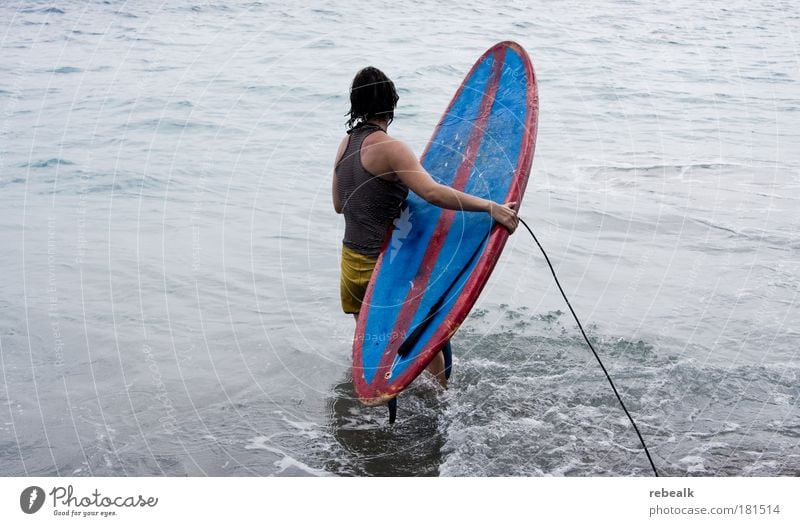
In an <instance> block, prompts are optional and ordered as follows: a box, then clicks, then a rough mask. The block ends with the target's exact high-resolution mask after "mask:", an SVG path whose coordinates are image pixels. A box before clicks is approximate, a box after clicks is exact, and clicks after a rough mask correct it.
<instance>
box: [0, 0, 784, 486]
mask: <svg viewBox="0 0 800 526" xmlns="http://www.w3.org/2000/svg"><path fill="white" fill-rule="evenodd" d="M799 14H800V13H799V11H798V8H797V6H796V5H795V4H794V3H792V2H771V3H765V4H761V5H755V4H753V3H751V2H744V1H739V0H736V1H734V2H725V3H713V2H703V3H697V2H689V1H679V2H675V3H670V4H664V5H662V4H654V3H651V2H639V1H603V2H594V3H591V4H586V3H584V2H575V1H568V2H508V3H505V5H502V3H500V4H496V3H494V2H489V3H487V2H477V1H473V0H467V1H459V2H394V3H389V4H388V5H384V4H383V3H379V2H364V1H351V2H343V1H338V0H334V1H328V2H306V3H303V5H301V4H297V5H295V4H293V3H286V2H277V1H275V2H272V1H268V2H242V1H234V2H217V3H210V2H158V1H155V0H153V1H145V2H124V1H109V2H101V1H88V2H78V1H60V2H49V1H43V2H36V1H10V2H3V3H2V5H0V247H2V249H1V250H0V271H1V272H0V313H1V315H0V358H1V359H0V371H1V372H2V376H0V383H1V384H2V388H0V474H3V475H16V476H19V475H272V474H279V475H327V474H333V475H531V476H538V475H583V476H585V475H607V476H608V475H646V474H648V473H649V466H648V464H647V459H646V458H645V456H644V454H643V452H642V449H641V447H640V445H639V443H638V441H637V438H636V436H635V434H634V433H633V431H632V429H631V428H630V425H629V422H628V421H627V419H626V417H625V415H624V413H623V412H622V410H621V409H620V407H619V405H618V403H617V400H616V398H615V397H614V395H613V393H612V391H611V389H610V387H609V386H608V384H607V382H606V380H605V377H604V376H603V375H602V372H601V370H600V368H599V367H598V365H597V364H596V362H595V361H594V358H593V357H592V356H591V354H590V352H589V350H588V349H587V348H586V346H585V343H584V342H583V340H582V338H581V337H580V333H579V332H578V331H577V327H576V325H575V323H574V321H573V320H572V318H571V316H570V314H569V311H568V310H567V309H566V306H565V305H564V303H563V300H562V299H561V297H560V295H559V293H558V291H557V289H556V287H555V286H554V284H553V280H552V278H551V276H550V274H549V270H548V269H547V267H546V266H545V264H544V260H543V258H542V257H541V255H540V254H539V252H538V250H537V249H536V247H535V245H534V244H533V243H532V241H531V240H530V238H529V237H527V234H526V233H524V231H520V232H519V233H517V234H515V235H514V236H512V237H511V239H510V241H509V243H508V245H507V246H506V249H505V251H504V253H503V256H502V258H501V259H500V262H499V264H498V266H497V268H496V269H495V271H494V274H493V275H492V278H491V280H490V281H489V283H488V285H487V287H486V289H485V290H484V292H483V294H482V296H481V298H480V300H479V301H478V303H477V305H476V306H475V309H474V310H473V313H472V315H471V316H470V317H469V318H468V319H467V320H466V322H465V323H464V325H463V327H462V328H461V330H460V331H459V332H458V333H457V335H456V336H455V338H454V340H453V344H454V354H455V357H454V360H455V363H454V373H453V377H452V379H451V388H450V389H449V390H448V391H447V392H445V393H442V392H440V391H439V390H438V389H437V387H436V386H435V384H434V382H432V381H430V380H429V379H427V378H424V377H421V378H420V379H419V380H418V381H417V382H415V384H414V385H413V386H412V388H410V389H409V390H408V391H407V392H406V393H404V394H403V395H401V397H400V403H399V407H400V409H399V416H398V423H397V424H396V425H395V426H393V427H389V426H388V425H387V412H386V410H385V408H365V407H362V406H361V405H360V404H359V403H358V402H357V401H355V400H354V399H353V389H352V382H351V378H350V366H351V354H350V353H351V342H352V331H353V328H354V324H353V320H352V317H350V316H347V315H344V314H342V312H341V310H340V307H339V299H338V276H339V270H338V263H339V259H338V258H339V250H340V240H341V237H342V233H343V226H344V225H343V221H342V217H341V216H338V215H336V214H335V213H334V212H333V208H332V203H331V196H330V192H331V190H330V186H331V181H330V178H331V169H332V165H333V160H334V159H333V158H334V154H335V151H336V147H337V146H338V144H339V142H340V140H341V138H342V137H343V135H344V129H345V128H344V122H345V117H344V114H345V112H346V111H347V110H348V87H349V83H350V81H351V80H352V77H353V75H354V74H355V72H356V71H357V70H358V69H359V68H361V67H363V66H366V65H374V66H377V67H379V68H381V69H383V70H384V71H385V72H386V73H387V74H388V75H389V76H390V77H391V78H392V79H393V80H394V81H395V83H396V85H397V87H398V90H399V94H400V101H399V106H398V109H397V112H396V120H395V122H394V123H393V124H392V126H391V130H390V131H391V133H392V134H393V135H395V136H397V137H398V138H401V139H403V140H405V141H407V142H408V143H409V144H410V145H411V146H412V148H413V149H414V150H415V151H416V152H417V153H421V152H422V150H423V148H424V146H425V144H426V142H427V140H428V138H429V137H430V135H431V133H432V131H433V128H434V126H435V124H436V122H437V121H438V119H439V117H440V116H441V113H442V111H443V110H444V108H445V107H446V105H447V103H448V102H449V100H450V98H451V96H452V95H453V93H454V92H455V90H456V89H457V87H458V86H459V83H460V82H461V80H462V79H463V77H464V75H465V74H466V73H467V71H468V70H469V68H470V67H471V65H472V63H473V62H474V61H475V60H476V59H477V58H478V56H479V55H480V54H481V53H482V52H483V51H484V50H485V49H487V48H488V47H489V46H491V45H492V44H494V43H495V42H497V41H500V40H507V39H511V40H515V41H517V42H519V43H520V44H522V45H523V46H524V47H525V48H526V49H527V50H528V52H529V53H530V55H531V57H532V59H533V62H534V65H535V69H536V74H537V78H538V82H539V101H540V114H539V134H538V141H537V144H536V155H535V159H534V164H533V171H532V174H531V179H530V183H529V185H528V191H527V195H526V196H525V199H524V202H523V203H522V207H521V215H522V217H524V218H525V219H526V220H527V221H528V222H529V224H531V226H532V227H533V228H534V229H535V231H536V232H537V234H538V235H539V237H540V239H541V241H542V243H543V245H544V246H545V248H546V249H547V250H548V252H549V255H550V257H551V259H552V260H553V262H554V265H555V267H556V270H557V272H558V274H559V277H560V279H561V280H562V282H563V285H564V287H565V291H566V293H567V294H568V296H569V297H570V300H571V302H572V304H573V305H574V307H575V309H576V311H577V312H578V314H579V316H580V317H581V319H582V321H583V323H584V325H585V326H586V327H587V330H588V333H589V336H590V338H591V339H592V340H593V342H594V344H595V346H596V348H597V350H598V352H599V354H600V355H601V357H602V358H603V359H604V361H605V364H606V366H607V367H608V369H609V372H610V374H611V375H612V377H613V378H614V379H615V381H616V384H617V387H618V388H619V390H620V392H621V394H622V396H623V397H624V399H625V401H626V403H627V405H628V407H629V409H630V410H631V413H632V414H633V416H634V418H635V419H636V420H637V423H638V425H639V428H640V430H641V431H642V434H643V435H644V437H645V439H646V441H647V443H648V445H649V448H650V450H651V452H652V454H653V457H654V460H655V462H656V464H657V465H658V466H659V468H660V470H661V473H662V474H665V475H677V476H681V475H798V474H800V449H798V444H799V443H800V409H799V408H798V402H800V387H799V386H800V365H799V364H798V358H799V357H798V335H799V334H798V323H797V318H798V314H800V312H799V311H800V309H798V291H800V279H798V274H799V273H800V241H799V240H798V237H797V226H798V223H800V126H798V125H799V124H800V112H798V108H800V86H798V77H799V76H800V73H799V72H798V64H799V61H798V34H800V31H799V30H800V17H799V16H798V15H799Z"/></svg>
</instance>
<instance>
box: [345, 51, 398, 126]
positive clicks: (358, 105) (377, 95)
mask: <svg viewBox="0 0 800 526" xmlns="http://www.w3.org/2000/svg"><path fill="white" fill-rule="evenodd" d="M399 99H400V97H398V96H397V91H396V90H395V89H394V82H392V81H391V80H389V77H387V76H386V75H385V74H384V73H383V71H381V70H379V69H378V68H373V67H372V66H368V67H366V68H364V69H362V70H361V71H359V72H358V73H356V76H355V78H353V85H352V86H350V111H348V112H347V113H345V115H346V116H350V118H349V119H348V121H347V128H348V129H350V130H352V129H353V128H354V127H355V126H357V125H358V124H361V123H362V122H366V121H368V120H370V119H373V118H375V117H380V118H386V119H387V122H392V120H393V119H394V109H395V108H396V107H397V101H398V100H399Z"/></svg>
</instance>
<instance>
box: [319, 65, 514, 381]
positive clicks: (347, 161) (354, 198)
mask: <svg viewBox="0 0 800 526" xmlns="http://www.w3.org/2000/svg"><path fill="white" fill-rule="evenodd" d="M398 99H399V97H398V95H397V91H396V90H395V87H394V83H393V82H392V81H391V80H390V79H389V78H388V77H387V76H386V75H385V74H384V73H383V72H382V71H380V70H379V69H377V68H374V67H366V68H364V69H362V70H361V71H359V72H358V73H357V74H356V76H355V78H354V79H353V84H352V86H351V88H350V111H349V112H347V114H346V115H348V116H349V119H348V121H347V128H348V130H347V135H346V136H345V137H344V138H343V139H342V142H341V144H340V145H339V150H338V151H337V152H336V162H335V165H334V170H333V208H334V209H335V210H336V213H338V214H344V219H345V232H344V239H343V240H342V266H341V282H340V287H339V288H340V296H341V302H342V309H343V310H344V312H345V313H348V314H353V315H354V316H355V318H356V320H358V313H359V311H360V309H361V302H362V301H363V299H364V295H365V293H366V291H367V285H368V284H369V280H370V277H371V276H372V271H373V269H374V268H375V264H376V263H377V259H378V255H379V254H380V252H381V248H382V247H383V243H384V241H385V240H386V236H387V234H388V232H389V229H390V228H391V227H392V225H393V224H394V225H396V226H397V228H398V229H400V231H401V232H402V230H403V229H404V228H406V229H409V228H410V226H411V225H410V223H408V218H404V216H403V215H402V206H403V203H404V201H405V199H406V196H407V195H408V191H409V190H411V191H412V192H414V193H415V194H417V195H418V196H420V197H421V198H422V199H424V200H425V201H427V202H429V203H431V204H432V205H435V206H438V207H441V208H446V209H450V210H465V211H474V212H485V213H488V214H490V215H491V216H492V218H493V219H494V220H495V221H497V222H498V223H500V224H501V225H503V226H504V227H506V228H507V229H508V231H509V232H512V233H513V232H514V230H516V228H517V225H518V224H519V220H518V219H517V213H516V211H515V207H516V205H517V203H514V202H510V203H505V204H501V203H495V202H492V201H489V200H487V199H483V198H481V197H477V196H474V195H470V194H466V193H464V192H460V191H458V190H455V189H453V188H450V187H449V186H445V185H442V184H439V183H437V182H436V181H434V179H433V178H432V177H431V175H430V174H429V173H428V172H427V171H426V170H425V168H423V167H422V164H420V162H419V159H417V157H416V155H414V152H413V151H412V150H411V148H410V147H409V146H408V145H406V144H405V143H404V142H402V141H399V140H397V139H395V138H393V137H391V136H389V135H388V133H387V129H388V127H389V124H391V123H392V120H393V119H394V110H395V108H396V107H397V101H398ZM449 346H450V343H449V342H448V343H447V344H446V346H445V349H444V352H447V353H448V354H449ZM447 358H449V356H447ZM449 362H450V360H449V359H447V360H446V359H445V356H444V354H443V352H441V351H440V352H439V353H438V354H437V355H436V357H435V358H434V359H433V360H432V361H431V363H430V365H428V371H429V372H431V373H432V374H433V375H434V376H435V377H436V379H437V380H438V381H439V382H440V383H441V384H442V385H443V386H445V387H446V386H447V377H448V376H449Z"/></svg>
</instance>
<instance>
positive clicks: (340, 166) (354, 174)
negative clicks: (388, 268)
mask: <svg viewBox="0 0 800 526" xmlns="http://www.w3.org/2000/svg"><path fill="white" fill-rule="evenodd" d="M380 129H381V128H380V127H379V126H377V125H374V124H361V125H359V126H356V127H355V128H353V129H352V130H351V131H350V132H349V134H350V138H349V140H348V143H347V148H345V150H344V154H342V158H341V159H340V160H339V162H338V163H337V164H336V168H335V169H336V192H337V193H338V194H339V199H340V200H341V202H342V212H343V214H344V224H345V227H344V239H342V243H343V244H344V246H346V247H347V248H349V249H351V250H355V251H356V252H358V253H360V254H364V255H365V256H370V257H377V256H378V255H379V254H380V252H381V248H382V247H383V243H384V241H385V240H386V234H387V233H388V232H389V228H390V227H391V226H392V221H394V220H395V219H396V218H397V217H398V216H399V215H400V209H401V207H402V206H403V202H404V201H405V199H406V197H407V196H408V188H407V187H406V186H405V185H404V184H403V183H400V182H394V181H389V180H386V179H383V178H382V177H378V176H376V175H373V174H371V173H370V172H369V171H367V169H366V168H364V166H363V165H362V164H361V145H362V144H363V142H364V139H366V138H367V137H368V136H369V135H370V134H372V133H374V132H376V131H378V130H380Z"/></svg>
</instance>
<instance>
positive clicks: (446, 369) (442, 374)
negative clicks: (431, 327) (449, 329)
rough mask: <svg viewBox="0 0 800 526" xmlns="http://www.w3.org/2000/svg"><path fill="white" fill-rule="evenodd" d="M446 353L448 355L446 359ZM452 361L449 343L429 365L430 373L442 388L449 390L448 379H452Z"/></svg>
mask: <svg viewBox="0 0 800 526" xmlns="http://www.w3.org/2000/svg"><path fill="white" fill-rule="evenodd" d="M445 353H446V354H447V355H448V356H447V358H445ZM450 368H451V359H450V342H447V343H446V344H445V345H444V347H442V350H441V351H439V352H438V353H437V354H436V357H435V358H434V359H433V360H431V363H429V364H428V368H427V369H428V372H430V373H431V374H432V375H433V376H434V377H435V378H436V379H437V380H438V381H439V383H440V384H441V386H442V387H444V388H445V389H447V379H448V378H449V377H450Z"/></svg>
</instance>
